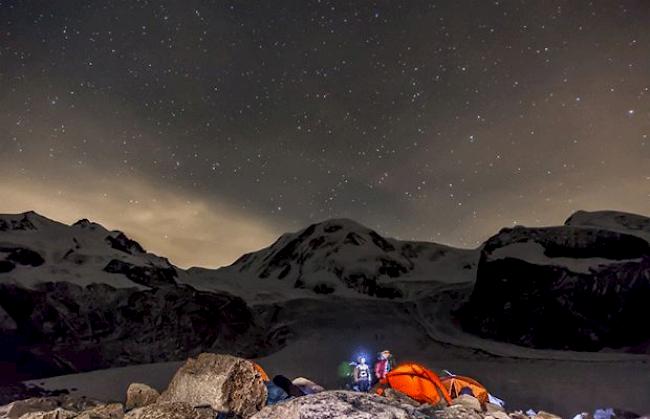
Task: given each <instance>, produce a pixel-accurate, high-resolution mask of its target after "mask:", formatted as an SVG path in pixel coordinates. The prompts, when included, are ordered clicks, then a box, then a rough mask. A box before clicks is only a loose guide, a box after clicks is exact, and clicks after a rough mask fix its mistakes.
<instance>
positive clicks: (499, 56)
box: [0, 0, 650, 267]
mask: <svg viewBox="0 0 650 419" xmlns="http://www.w3.org/2000/svg"><path fill="white" fill-rule="evenodd" d="M649 22H650V3H648V2H647V1H645V0H622V1H616V0H608V1H606V0H602V1H582V0H565V1H554V0H544V1H542V0H535V1H533V0H500V1H488V0H454V1H449V0H440V1H428V0H410V1H403V0H376V1H374V0H350V1H327V0H272V1H263V0H257V1H252V0H238V1H221V0H215V1H205V0H184V1H182V2H181V1H138V0H122V1H120V0H106V1H91V0H83V1H77V0H60V1H51V0H43V1H33V0H21V1H6V0H0V176H1V178H0V179H1V180H0V197H2V199H1V200H0V212H18V211H24V210H28V209H33V210H36V211H37V212H39V213H42V214H43V215H46V216H48V217H50V218H54V219H57V220H61V221H64V222H74V221H75V220H76V219H79V218H90V219H93V220H95V221H97V222H100V223H102V224H104V225H106V226H107V227H109V228H119V229H121V230H123V231H125V232H127V234H129V235H130V236H132V237H134V238H135V239H136V240H138V241H140V242H141V243H142V244H143V245H144V246H145V247H146V248H147V249H149V250H151V251H153V252H155V253H158V254H161V255H164V256H168V257H169V258H170V259H171V261H172V262H174V263H176V264H179V265H180V266H191V265H200V266H211V267H212V266H220V265H224V264H228V263H230V262H232V261H233V260H234V259H235V258H236V257H238V256H239V255H240V254H242V253H244V252H246V251H251V250H255V249H258V248H260V247H263V246H266V245H268V244H270V243H271V242H272V241H273V240H274V239H275V238H276V236H277V235H279V234H281V233H283V232H285V231H295V230H298V229H300V228H302V227H304V226H306V225H307V224H309V223H312V222H316V221H320V220H323V219H326V218H331V217H347V218H352V219H355V220H357V221H359V222H361V223H363V224H365V225H367V226H369V227H371V228H374V229H376V230H378V231H379V232H380V233H382V234H384V235H387V236H393V237H398V238H402V239H417V240H427V241H436V242H441V243H447V244H451V245H455V246H462V247H475V246H477V245H478V244H479V243H480V242H481V241H483V240H485V239H486V238H487V237H489V236H490V235H491V234H494V233H495V232H496V231H498V229H500V228H501V227H504V226H512V225H513V224H524V225H549V224H558V223H562V222H563V221H564V220H565V219H566V218H567V217H568V216H569V215H570V214H571V212H573V211H575V210H577V209H588V210H594V209H619V210H625V211H630V212H637V213H641V214H650V144H648V141H650V140H649V139H648V135H649V134H650V92H649V89H650V26H649Z"/></svg>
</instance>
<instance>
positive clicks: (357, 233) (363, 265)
mask: <svg viewBox="0 0 650 419" xmlns="http://www.w3.org/2000/svg"><path fill="white" fill-rule="evenodd" d="M477 257H478V251H477V250H466V249H457V248H453V247H449V246H444V245H441V244H436V243H427V242H414V241H400V240H396V239H391V238H384V237H382V236H381V235H379V234H378V233H377V232H375V231H373V230H371V229H369V228H367V227H365V226H363V225H361V224H358V223H356V222H354V221H352V220H348V219H331V220H327V221H324V222H321V223H316V224H312V225H310V226H308V227H307V228H305V229H303V230H301V231H298V232H296V233H287V234H284V235H282V236H281V237H280V238H279V239H278V240H277V241H276V242H275V243H273V244H272V245H271V246H269V247H267V248H265V249H262V250H259V251H256V252H253V253H248V254H245V255H243V256H242V257H240V258H239V259H238V260H237V261H235V262H234V263H233V264H232V265H230V266H227V267H225V268H221V269H219V270H217V271H210V270H203V269H191V270H190V271H189V274H190V275H191V279H182V280H187V281H188V282H190V283H192V284H193V285H195V286H199V287H201V286H205V287H208V288H209V287H210V284H212V286H216V287H230V288H228V289H229V290H230V291H231V292H233V293H235V294H238V295H239V294H240V293H244V294H246V293H250V292H251V290H255V292H262V290H265V291H268V293H271V292H275V294H276V295H278V294H282V293H284V294H287V293H291V294H290V295H293V296H296V295H302V296H314V295H315V294H319V295H330V294H333V295H341V296H348V297H354V296H357V297H358V296H369V297H378V298H389V299H394V298H397V299H404V298H406V299H409V298H412V297H414V296H415V295H417V294H418V292H419V291H421V290H422V289H425V290H426V289H427V288H430V287H431V285H432V284H435V283H460V282H468V281H473V279H474V275H475V268H476V262H477ZM206 278H207V279H206ZM300 291H304V292H302V293H301V292H300ZM268 293H267V294H266V295H268Z"/></svg>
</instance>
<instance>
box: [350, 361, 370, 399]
mask: <svg viewBox="0 0 650 419" xmlns="http://www.w3.org/2000/svg"><path fill="white" fill-rule="evenodd" d="M358 361H359V363H358V364H357V366H356V367H354V383H355V385H356V387H357V388H358V389H359V391H362V392H364V393H367V392H368V390H370V381H371V379H372V378H371V377H370V367H368V364H366V358H364V357H359V360H358Z"/></svg>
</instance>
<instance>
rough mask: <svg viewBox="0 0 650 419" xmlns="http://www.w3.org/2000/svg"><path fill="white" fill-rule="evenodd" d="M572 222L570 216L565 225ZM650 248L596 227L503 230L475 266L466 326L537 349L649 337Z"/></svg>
mask: <svg viewBox="0 0 650 419" xmlns="http://www.w3.org/2000/svg"><path fill="white" fill-rule="evenodd" d="M570 222H571V218H570V219H569V221H568V223H570ZM648 303H650V246H649V243H648V242H647V241H646V240H645V239H644V238H643V236H642V235H635V234H627V233H625V232H624V231H620V230H619V231H612V230H608V229H607V228H604V227H599V226H595V225H594V226H577V225H568V226H562V227H552V228H522V227H517V228H514V229H504V230H502V231H501V232H499V234H497V235H496V236H494V237H492V238H491V239H489V240H488V241H487V242H486V244H485V246H484V248H483V251H482V254H481V259H480V262H479V265H478V272H477V281H476V286H475V288H474V291H473V294H472V296H471V299H470V302H469V303H468V305H467V306H466V307H465V308H464V309H463V310H462V313H461V317H462V323H463V327H464V328H465V329H467V330H469V331H471V332H474V333H477V334H479V335H481V336H484V337H488V338H493V339H496V340H502V341H507V342H511V343H515V344H519V345H524V346H529V347H536V348H553V349H571V350H580V351H593V350H600V349H602V348H605V347H627V346H633V345H636V344H639V343H642V342H645V341H647V340H649V339H650V329H648V328H647V327H639V326H638V321H639V319H643V318H646V317H647V306H648Z"/></svg>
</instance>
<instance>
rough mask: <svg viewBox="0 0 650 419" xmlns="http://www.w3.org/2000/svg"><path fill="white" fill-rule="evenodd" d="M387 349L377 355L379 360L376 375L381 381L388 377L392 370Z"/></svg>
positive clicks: (376, 363) (376, 365) (376, 364)
mask: <svg viewBox="0 0 650 419" xmlns="http://www.w3.org/2000/svg"><path fill="white" fill-rule="evenodd" d="M386 352H387V351H383V352H381V353H380V354H379V356H378V357H377V362H375V377H376V378H377V381H381V380H383V379H384V378H386V374H388V371H390V364H389V363H388V355H387V354H386Z"/></svg>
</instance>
